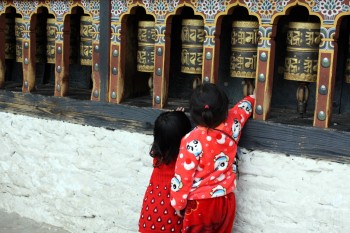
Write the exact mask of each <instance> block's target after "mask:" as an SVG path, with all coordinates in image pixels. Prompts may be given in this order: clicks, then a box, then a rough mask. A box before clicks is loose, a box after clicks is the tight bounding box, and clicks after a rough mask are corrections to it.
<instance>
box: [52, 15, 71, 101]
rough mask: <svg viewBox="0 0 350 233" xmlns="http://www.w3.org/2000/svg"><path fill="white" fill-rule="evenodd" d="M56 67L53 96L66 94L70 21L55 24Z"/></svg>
mask: <svg viewBox="0 0 350 233" xmlns="http://www.w3.org/2000/svg"><path fill="white" fill-rule="evenodd" d="M57 24H58V28H59V31H57V38H59V39H58V41H56V46H55V47H56V52H55V54H56V67H55V96H66V95H67V94H68V77H69V55H70V20H66V22H65V24H64V27H63V25H62V24H63V22H57Z"/></svg>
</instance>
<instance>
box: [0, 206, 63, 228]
mask: <svg viewBox="0 0 350 233" xmlns="http://www.w3.org/2000/svg"><path fill="white" fill-rule="evenodd" d="M0 233H69V232H68V231H65V230H63V229H62V228H59V227H54V226H50V225H47V224H45V223H38V222H35V221H33V220H31V219H28V218H23V217H21V216H19V215H18V214H15V213H7V212H5V211H4V210H1V209H0Z"/></svg>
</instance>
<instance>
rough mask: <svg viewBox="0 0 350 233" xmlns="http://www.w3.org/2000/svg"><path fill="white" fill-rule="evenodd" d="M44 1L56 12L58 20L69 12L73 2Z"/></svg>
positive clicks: (64, 0) (62, 0)
mask: <svg viewBox="0 0 350 233" xmlns="http://www.w3.org/2000/svg"><path fill="white" fill-rule="evenodd" d="M45 3H46V4H47V5H49V6H50V9H51V10H52V11H53V12H54V13H55V14H56V20H57V21H58V22H60V21H63V16H64V14H66V13H67V12H69V10H70V7H71V6H72V5H73V4H74V1H73V0H68V1H67V0H46V1H45Z"/></svg>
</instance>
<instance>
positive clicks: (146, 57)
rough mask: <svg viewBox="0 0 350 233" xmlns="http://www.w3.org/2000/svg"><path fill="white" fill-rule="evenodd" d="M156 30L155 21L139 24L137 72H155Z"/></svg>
mask: <svg viewBox="0 0 350 233" xmlns="http://www.w3.org/2000/svg"><path fill="white" fill-rule="evenodd" d="M155 40H156V30H155V28H154V22H153V21H140V22H139V24H138V33H137V41H138V49H137V71H140V72H152V73H153V71H154V43H155Z"/></svg>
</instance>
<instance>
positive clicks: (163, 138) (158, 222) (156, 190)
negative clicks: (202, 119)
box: [139, 111, 191, 233]
mask: <svg viewBox="0 0 350 233" xmlns="http://www.w3.org/2000/svg"><path fill="white" fill-rule="evenodd" d="M190 130H191V123H190V120H189V119H188V117H187V116H186V115H185V113H184V112H182V111H173V112H164V113H161V114H160V115H159V116H158V118H157V119H156V121H155V124H154V129H153V137H154V140H153V145H152V148H151V151H150V156H152V157H153V158H154V159H153V167H154V168H153V172H152V176H151V179H150V181H149V185H148V187H147V190H146V192H145V195H144V199H143V205H142V210H141V214H140V219H139V232H142V233H157V232H176V233H179V232H180V231H181V227H182V218H180V217H179V216H177V215H176V213H175V210H174V208H172V207H171V205H170V180H171V178H172V177H173V176H174V169H175V162H176V158H177V155H178V153H179V147H180V141H181V138H182V137H183V136H184V135H185V134H187V133H188V132H189V131H190Z"/></svg>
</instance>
